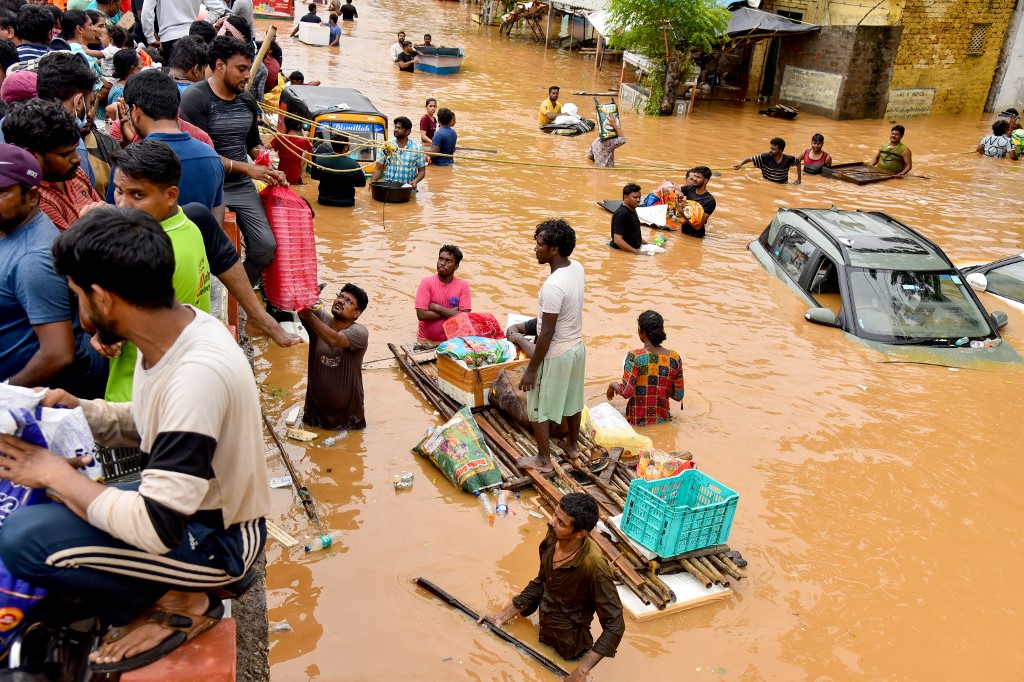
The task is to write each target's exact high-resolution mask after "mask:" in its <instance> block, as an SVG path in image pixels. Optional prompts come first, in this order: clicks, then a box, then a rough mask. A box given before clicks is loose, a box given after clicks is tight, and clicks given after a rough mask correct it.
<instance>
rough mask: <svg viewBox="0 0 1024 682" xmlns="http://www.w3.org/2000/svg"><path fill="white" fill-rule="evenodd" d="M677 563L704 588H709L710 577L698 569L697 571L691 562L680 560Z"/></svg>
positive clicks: (710, 583)
mask: <svg viewBox="0 0 1024 682" xmlns="http://www.w3.org/2000/svg"><path fill="white" fill-rule="evenodd" d="M679 563H680V565H681V566H682V567H683V570H685V571H686V572H687V573H689V574H690V575H692V576H693V577H694V578H696V580H697V582H699V583H700V584H701V585H703V586H704V589H711V585H712V584H713V583H712V582H711V579H710V578H708V577H707V576H706V575H704V574H703V573H701V572H700V571H698V570H697V569H696V567H694V565H693V564H691V563H690V562H689V561H681V562H679Z"/></svg>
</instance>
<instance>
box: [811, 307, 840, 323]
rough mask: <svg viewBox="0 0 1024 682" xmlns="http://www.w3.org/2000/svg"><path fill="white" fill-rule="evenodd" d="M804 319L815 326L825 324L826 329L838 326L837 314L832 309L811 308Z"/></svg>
mask: <svg viewBox="0 0 1024 682" xmlns="http://www.w3.org/2000/svg"><path fill="white" fill-rule="evenodd" d="M804 318H805V319H807V320H810V321H811V322H813V323H814V324H823V325H825V326H826V327H834V326H836V314H835V313H834V312H833V311H832V310H831V309H830V308H811V309H810V310H808V311H807V312H806V313H805V314H804Z"/></svg>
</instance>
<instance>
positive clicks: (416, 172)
mask: <svg viewBox="0 0 1024 682" xmlns="http://www.w3.org/2000/svg"><path fill="white" fill-rule="evenodd" d="M411 132H412V121H410V120H409V119H408V118H406V117H405V116H398V117H396V118H395V144H396V145H397V146H398V151H397V152H395V154H394V156H390V157H389V156H385V155H384V150H383V149H378V150H377V164H376V165H375V166H374V167H373V177H371V178H370V184H373V183H375V182H377V181H378V180H380V178H381V176H382V175H383V176H384V179H385V180H388V181H391V182H399V183H402V184H403V185H404V184H409V185H412V187H413V189H416V185H418V184H420V183H421V182H422V181H423V178H424V176H426V174H427V157H426V155H425V154H424V153H423V145H421V144H420V143H419V142H417V141H416V140H411V139H409V133H411Z"/></svg>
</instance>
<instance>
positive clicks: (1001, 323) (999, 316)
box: [989, 310, 1010, 329]
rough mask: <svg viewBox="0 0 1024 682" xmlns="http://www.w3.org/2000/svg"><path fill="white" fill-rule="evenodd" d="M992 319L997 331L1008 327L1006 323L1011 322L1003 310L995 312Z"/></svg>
mask: <svg viewBox="0 0 1024 682" xmlns="http://www.w3.org/2000/svg"><path fill="white" fill-rule="evenodd" d="M989 317H991V318H992V322H993V323H995V325H996V329H1002V328H1003V327H1005V326H1006V323H1007V322H1009V321H1010V318H1009V317H1007V316H1006V313H1004V312H1003V311H1002V310H993V311H992V314H991V315H990V316H989Z"/></svg>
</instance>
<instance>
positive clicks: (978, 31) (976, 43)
mask: <svg viewBox="0 0 1024 682" xmlns="http://www.w3.org/2000/svg"><path fill="white" fill-rule="evenodd" d="M989 26H991V24H971V37H970V38H969V39H968V40H967V54H983V53H984V52H985V36H986V35H988V27H989Z"/></svg>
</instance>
